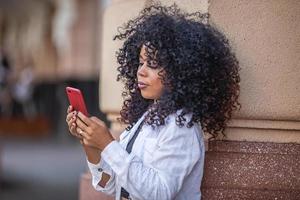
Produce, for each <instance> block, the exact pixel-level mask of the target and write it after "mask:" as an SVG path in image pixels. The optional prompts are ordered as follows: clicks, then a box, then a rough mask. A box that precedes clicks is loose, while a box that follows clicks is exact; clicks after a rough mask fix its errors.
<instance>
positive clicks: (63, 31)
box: [0, 0, 300, 200]
mask: <svg viewBox="0 0 300 200" xmlns="http://www.w3.org/2000/svg"><path fill="white" fill-rule="evenodd" d="M151 2H153V1H152V0H0V60H1V65H0V182H1V185H0V199H1V200H2V199H3V200H14V199H20V198H22V199H30V200H35V199H81V200H85V199H89V200H92V199H108V198H107V197H106V196H105V195H103V194H101V193H96V192H95V191H94V190H93V189H92V187H91V180H90V175H89V174H88V173H85V172H86V164H85V157H84V155H83V152H82V149H81V147H80V145H79V144H78V141H76V140H75V139H74V138H72V137H71V136H68V131H67V127H66V124H65V113H66V109H67V105H68V101H67V97H66V95H65V87H66V86H74V87H78V88H80V89H82V91H83V93H84V97H85V100H86V103H87V106H88V110H89V112H90V113H91V114H92V115H96V116H98V117H100V118H101V119H103V120H105V122H106V123H107V125H108V126H109V127H110V128H111V130H112V132H113V133H114V135H115V137H118V134H119V133H120V131H121V130H123V128H124V126H122V125H120V124H118V123H117V121H116V117H117V116H118V113H119V110H120V108H121V103H122V99H121V90H122V85H121V84H120V83H117V82H116V73H117V71H116V67H117V66H116V60H115V51H116V50H117V48H118V47H119V45H120V43H119V42H113V41H112V37H113V35H114V34H115V33H116V32H117V27H118V26H120V25H122V24H123V23H124V22H125V21H126V20H127V19H129V18H131V17H134V16H136V15H137V13H138V12H139V10H141V9H142V8H143V7H145V6H146V5H149V4H151ZM161 2H162V3H163V4H165V5H169V4H172V3H174V2H175V3H177V4H178V5H179V6H180V7H181V8H183V9H184V10H186V11H189V12H192V11H197V10H200V11H201V12H208V13H209V14H210V16H211V17H210V19H209V20H210V22H211V23H213V24H215V25H216V26H217V27H218V28H219V29H220V30H222V31H223V32H224V33H225V35H226V36H227V37H228V38H229V40H230V43H231V45H232V47H233V50H234V51H235V52H236V55H237V57H238V59H239V61H240V65H241V68H242V70H241V95H240V102H241V104H242V109H241V110H240V111H239V112H237V113H235V114H234V117H233V119H232V120H231V122H230V124H229V126H228V128H227V130H226V133H227V138H225V139H223V140H222V141H213V142H206V148H207V152H206V160H205V171H204V173H205V175H204V180H203V185H202V188H201V190H202V192H203V199H208V200H211V199H289V200H296V199H300V189H299V188H300V166H299V163H300V91H299V90H300V85H299V84H300V68H299V63H300V60H299V59H300V56H299V54H300V45H299V44H300V36H299V34H298V33H299V30H300V3H299V1H297V0H290V1H285V0H274V1H268V0H266V1H260V0H253V1H246V0H231V1H226V0H201V1H199V0H161ZM81 174H83V175H82V176H81Z"/></svg>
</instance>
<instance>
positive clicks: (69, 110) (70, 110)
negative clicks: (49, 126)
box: [67, 105, 73, 113]
mask: <svg viewBox="0 0 300 200" xmlns="http://www.w3.org/2000/svg"><path fill="white" fill-rule="evenodd" d="M72 111H73V107H72V106H71V105H69V107H68V109H67V113H70V112H72Z"/></svg>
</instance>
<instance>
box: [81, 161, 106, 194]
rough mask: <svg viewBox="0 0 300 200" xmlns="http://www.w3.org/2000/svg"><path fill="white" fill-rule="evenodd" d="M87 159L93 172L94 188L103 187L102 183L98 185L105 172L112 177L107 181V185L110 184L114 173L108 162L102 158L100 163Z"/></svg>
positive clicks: (99, 188)
mask: <svg viewBox="0 0 300 200" xmlns="http://www.w3.org/2000/svg"><path fill="white" fill-rule="evenodd" d="M86 160H87V164H88V168H89V170H90V172H91V174H92V185H93V186H94V188H95V189H96V190H98V191H100V190H101V189H103V188H102V187H101V186H100V185H98V184H99V182H100V181H101V179H102V174H103V172H105V173H106V174H108V175H110V179H109V180H108V182H107V183H106V186H109V185H110V183H111V181H112V173H111V170H110V169H109V166H107V164H106V163H105V161H103V160H102V159H100V162H99V163H97V164H93V163H90V162H89V161H88V159H86Z"/></svg>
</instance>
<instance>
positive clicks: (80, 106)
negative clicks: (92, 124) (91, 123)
mask: <svg viewBox="0 0 300 200" xmlns="http://www.w3.org/2000/svg"><path fill="white" fill-rule="evenodd" d="M66 92H67V95H68V98H69V102H70V104H71V106H72V107H73V108H74V109H75V110H76V111H80V112H82V113H83V114H84V115H86V116H89V114H88V112H87V109H86V106H85V102H84V99H83V95H82V92H81V91H80V90H79V89H77V88H73V87H66Z"/></svg>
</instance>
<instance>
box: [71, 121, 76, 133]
mask: <svg viewBox="0 0 300 200" xmlns="http://www.w3.org/2000/svg"><path fill="white" fill-rule="evenodd" d="M70 131H71V134H72V135H74V134H76V124H75V123H72V124H71V125H70Z"/></svg>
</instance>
